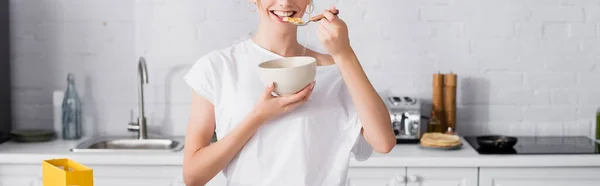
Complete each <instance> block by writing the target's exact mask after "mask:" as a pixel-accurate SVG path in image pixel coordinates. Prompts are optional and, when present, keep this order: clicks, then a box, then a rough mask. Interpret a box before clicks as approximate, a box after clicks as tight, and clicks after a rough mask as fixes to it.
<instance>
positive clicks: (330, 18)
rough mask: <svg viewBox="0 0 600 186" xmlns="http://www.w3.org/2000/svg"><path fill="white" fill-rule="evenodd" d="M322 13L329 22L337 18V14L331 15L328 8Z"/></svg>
mask: <svg viewBox="0 0 600 186" xmlns="http://www.w3.org/2000/svg"><path fill="white" fill-rule="evenodd" d="M323 15H324V16H325V18H327V20H329V22H335V21H336V20H337V16H336V15H333V13H331V12H330V11H328V10H327V11H325V12H323Z"/></svg>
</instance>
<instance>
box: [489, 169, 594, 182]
mask: <svg viewBox="0 0 600 186" xmlns="http://www.w3.org/2000/svg"><path fill="white" fill-rule="evenodd" d="M598 175H600V167H598V168H585V167H581V168H481V169H480V172H479V185H480V186H538V185H539V186H572V185H577V186H598V185H600V176H598Z"/></svg>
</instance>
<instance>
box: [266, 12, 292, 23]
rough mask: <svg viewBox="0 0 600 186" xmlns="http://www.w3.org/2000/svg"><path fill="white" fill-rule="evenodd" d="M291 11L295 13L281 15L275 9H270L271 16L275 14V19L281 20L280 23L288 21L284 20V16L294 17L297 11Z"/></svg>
mask: <svg viewBox="0 0 600 186" xmlns="http://www.w3.org/2000/svg"><path fill="white" fill-rule="evenodd" d="M291 12H293V13H292V14H290V16H279V15H277V14H275V10H271V11H269V13H270V14H271V16H273V17H274V18H275V20H277V21H279V22H280V23H287V22H285V21H283V18H284V17H294V15H296V11H291Z"/></svg>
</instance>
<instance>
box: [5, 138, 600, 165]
mask: <svg viewBox="0 0 600 186" xmlns="http://www.w3.org/2000/svg"><path fill="white" fill-rule="evenodd" d="M176 139H180V140H183V138H176ZM81 141H83V140H78V141H65V140H54V141H50V142H42V143H17V142H12V141H9V142H5V143H3V144H0V164H39V163H40V162H41V161H43V160H46V159H53V158H70V159H72V160H75V161H77V162H80V163H83V164H88V165H103V164H104V165H116V164H121V165H171V166H180V165H181V164H182V162H183V152H182V151H179V152H171V153H153V154H148V153H116V152H106V153H90V152H85V153H83V152H77V153H76V152H71V151H70V149H71V148H73V147H74V146H75V145H77V144H79V143H80V142H81ZM463 144H464V145H463V147H462V148H461V149H459V150H452V151H440V150H430V149H421V148H420V147H419V146H418V145H416V144H400V145H396V147H395V148H394V149H393V150H392V151H391V152H390V153H388V154H379V153H376V152H374V153H373V156H372V157H371V158H369V159H368V160H367V161H356V160H354V159H353V158H352V159H351V161H350V166H351V167H589V166H596V167H598V166H600V154H597V155H479V154H478V153H477V152H476V151H475V150H474V149H473V148H472V147H471V146H470V145H469V144H468V143H467V142H466V141H464V139H463Z"/></svg>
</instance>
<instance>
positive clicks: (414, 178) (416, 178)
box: [408, 175, 419, 182]
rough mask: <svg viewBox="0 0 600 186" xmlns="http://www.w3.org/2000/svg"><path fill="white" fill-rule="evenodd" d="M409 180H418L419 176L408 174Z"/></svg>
mask: <svg viewBox="0 0 600 186" xmlns="http://www.w3.org/2000/svg"><path fill="white" fill-rule="evenodd" d="M408 181H409V182H417V181H419V177H417V176H415V175H411V176H408Z"/></svg>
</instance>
